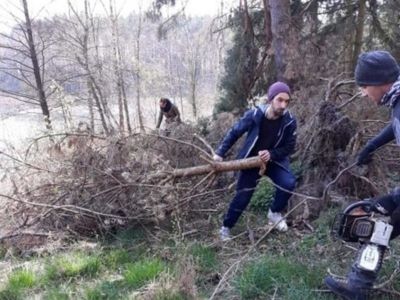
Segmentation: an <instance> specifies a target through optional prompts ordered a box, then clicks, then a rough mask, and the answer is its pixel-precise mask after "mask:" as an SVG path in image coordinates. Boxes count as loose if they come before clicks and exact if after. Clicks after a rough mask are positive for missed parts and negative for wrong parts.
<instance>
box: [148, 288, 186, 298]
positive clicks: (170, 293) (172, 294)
mask: <svg viewBox="0 0 400 300" xmlns="http://www.w3.org/2000/svg"><path fill="white" fill-rule="evenodd" d="M153 299H154V300H187V299H188V298H187V297H185V296H184V295H182V294H181V293H179V292H177V291H174V290H168V289H163V290H160V291H158V292H157V293H156V294H155V295H154V298H153Z"/></svg>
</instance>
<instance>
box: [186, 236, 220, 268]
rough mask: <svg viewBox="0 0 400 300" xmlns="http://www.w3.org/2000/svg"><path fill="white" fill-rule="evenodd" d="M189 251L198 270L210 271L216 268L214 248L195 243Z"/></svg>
mask: <svg viewBox="0 0 400 300" xmlns="http://www.w3.org/2000/svg"><path fill="white" fill-rule="evenodd" d="M189 253H190V254H191V255H192V256H193V258H194V261H195V263H196V264H197V266H198V268H199V271H200V272H210V271H213V270H215V269H217V268H218V261H217V253H216V252H215V250H214V249H212V248H210V247H207V246H205V245H202V244H200V243H195V244H194V245H192V246H191V248H190V251H189Z"/></svg>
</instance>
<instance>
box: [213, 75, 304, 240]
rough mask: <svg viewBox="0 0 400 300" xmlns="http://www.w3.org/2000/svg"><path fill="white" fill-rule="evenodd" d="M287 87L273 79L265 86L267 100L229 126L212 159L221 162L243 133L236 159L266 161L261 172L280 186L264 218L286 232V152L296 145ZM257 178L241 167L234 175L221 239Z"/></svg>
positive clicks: (289, 179) (290, 182)
mask: <svg viewBox="0 0 400 300" xmlns="http://www.w3.org/2000/svg"><path fill="white" fill-rule="evenodd" d="M289 102H290V88H289V87H288V86H287V84H285V83H283V82H275V83H274V84H272V85H271V86H270V87H269V89H268V103H267V104H264V105H261V106H258V107H256V108H254V109H250V110H248V111H247V112H246V113H245V114H244V116H243V117H242V118H241V119H240V120H239V121H238V122H237V123H236V124H234V125H233V127H232V128H231V129H230V130H229V131H228V132H227V134H226V135H225V137H224V138H223V140H222V142H221V144H220V145H219V147H218V148H217V150H216V151H215V153H216V155H215V156H214V160H216V161H222V160H223V158H224V157H225V154H226V153H227V152H228V150H229V149H230V148H231V147H232V146H233V144H234V143H235V142H236V141H237V140H238V139H239V138H240V137H241V136H242V135H243V134H245V133H247V137H246V140H245V142H244V144H243V146H242V148H241V150H240V151H239V154H238V155H237V158H238V159H241V158H248V157H252V156H257V155H258V156H259V157H260V158H261V159H262V160H263V161H264V162H265V163H268V165H267V170H266V173H265V175H266V176H268V177H269V178H271V180H272V181H273V182H274V183H275V184H277V186H279V187H282V189H280V188H277V190H276V192H275V197H274V200H273V201H272V204H271V206H270V208H269V211H268V220H269V223H270V224H271V225H276V229H277V230H279V231H287V229H288V226H287V224H286V221H285V219H284V218H283V217H282V213H281V212H282V211H283V210H284V209H285V207H286V205H287V203H288V200H289V198H290V196H291V193H290V191H293V190H294V188H295V185H296V178H295V176H294V175H293V173H292V172H291V170H290V167H289V155H290V154H292V153H293V152H294V150H295V146H296V128H297V125H296V119H295V118H294V117H293V115H292V114H291V113H290V112H289V111H288V110H287V107H288V105H289ZM259 179H260V175H259V170H258V169H257V168H256V169H249V170H242V171H240V172H239V174H238V181H237V186H236V195H235V197H234V198H233V200H232V201H231V203H230V206H229V209H228V212H227V214H226V215H225V218H224V222H223V226H222V227H221V229H220V237H221V239H222V240H228V239H229V238H230V229H231V228H232V227H233V226H234V225H235V224H236V222H237V220H238V219H239V217H240V215H241V214H242V213H243V211H244V210H245V209H246V207H247V205H248V204H249V202H250V199H251V196H252V195H253V192H254V190H255V188H256V186H257V183H258V180H259Z"/></svg>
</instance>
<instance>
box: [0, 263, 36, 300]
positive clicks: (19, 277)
mask: <svg viewBox="0 0 400 300" xmlns="http://www.w3.org/2000/svg"><path fill="white" fill-rule="evenodd" d="M37 285H38V279H37V277H36V275H35V273H34V272H33V271H31V270H28V269H18V270H16V271H14V272H12V273H11V274H10V275H9V276H8V281H7V284H6V287H5V288H4V289H3V290H2V291H0V299H1V300H6V299H7V300H12V299H21V297H22V295H23V293H24V292H25V291H26V290H28V289H31V288H34V287H36V286H37Z"/></svg>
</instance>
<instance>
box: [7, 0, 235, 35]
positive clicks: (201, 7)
mask: <svg viewBox="0 0 400 300" xmlns="http://www.w3.org/2000/svg"><path fill="white" fill-rule="evenodd" d="M27 1H28V8H29V11H30V15H31V17H33V18H45V17H49V16H52V15H54V14H60V13H64V12H67V10H68V4H67V3H68V1H67V0H27ZM71 2H72V3H73V5H74V6H76V7H77V8H81V7H83V0H71ZM185 2H187V5H186V9H185V11H186V14H188V15H216V14H217V12H218V8H219V7H220V5H221V0H176V6H177V7H182V5H183V3H185ZM224 2H225V9H226V8H227V7H228V4H229V5H231V3H233V2H238V0H236V1H235V0H224ZM90 3H91V4H92V5H94V6H95V11H96V12H97V13H100V14H104V11H105V9H104V6H103V4H102V3H104V5H105V6H106V7H107V9H108V3H109V0H90ZM115 3H116V7H117V11H118V12H119V13H120V14H121V15H128V14H129V13H130V12H132V11H134V10H136V11H138V10H139V7H142V10H146V9H147V8H148V7H149V6H150V4H151V3H152V0H115ZM21 8H22V5H21V1H20V0H0V30H2V31H4V30H5V29H6V28H10V24H14V23H15V21H14V19H15V17H17V18H22V10H21ZM12 15H13V16H14V17H13V16H12Z"/></svg>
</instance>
